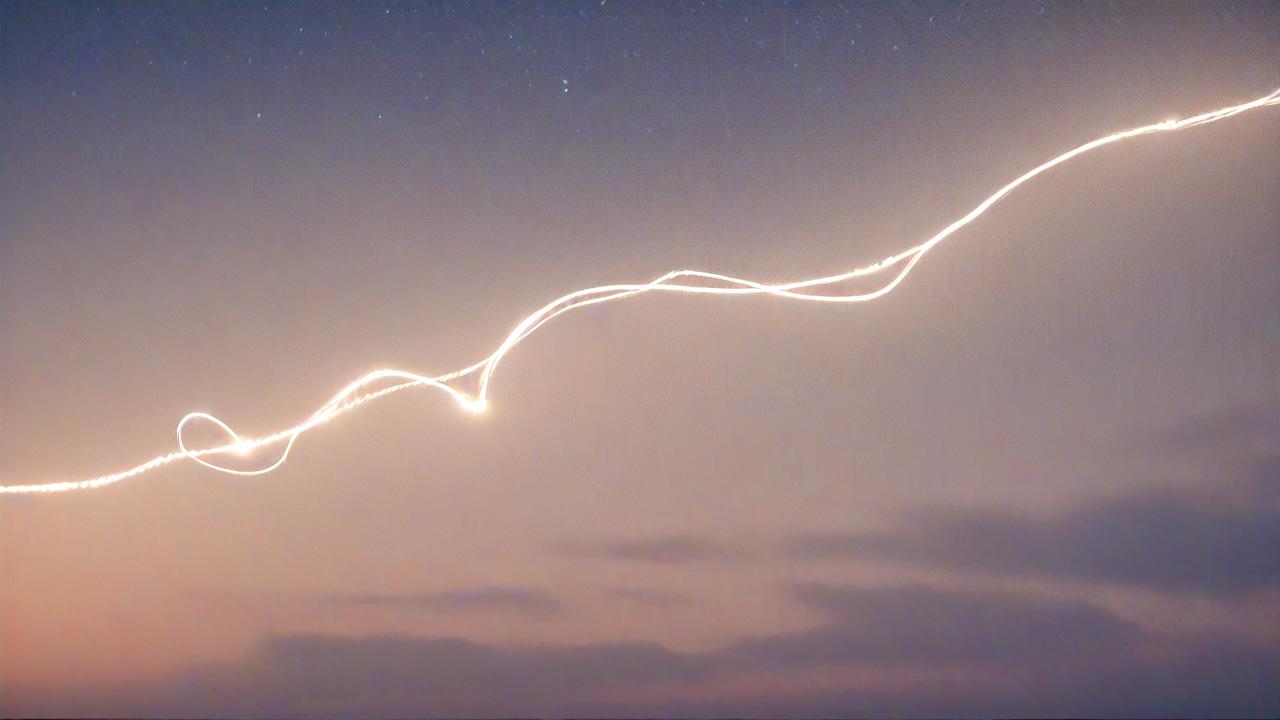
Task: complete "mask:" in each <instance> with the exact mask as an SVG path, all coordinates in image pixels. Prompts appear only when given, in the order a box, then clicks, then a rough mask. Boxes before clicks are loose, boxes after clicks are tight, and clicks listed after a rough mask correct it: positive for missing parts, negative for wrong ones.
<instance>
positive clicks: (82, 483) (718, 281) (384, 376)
mask: <svg viewBox="0 0 1280 720" xmlns="http://www.w3.org/2000/svg"><path fill="white" fill-rule="evenodd" d="M1275 105H1280V89H1276V90H1275V91H1273V92H1271V93H1269V94H1267V95H1264V96H1262V97H1259V98H1257V99H1254V100H1251V101H1249V102H1245V103H1241V104H1239V105H1232V106H1229V107H1225V108H1221V109H1218V110H1212V111H1209V112H1206V113H1201V114H1200V115H1196V116H1194V117H1189V118H1186V119H1183V120H1165V121H1164V122H1159V123H1154V124H1151V125H1142V126H1140V127H1135V128H1131V129H1129V130H1122V131H1120V132H1116V133H1112V134H1110V135H1106V136H1103V137H1100V138H1098V139H1096V140H1092V141H1090V142H1087V143H1085V144H1083V145H1080V146H1079V147H1076V148H1074V149H1072V150H1068V151H1067V152H1064V153H1062V154H1061V155H1058V156H1057V157H1054V158H1052V159H1050V160H1048V161H1046V162H1044V163H1041V164H1040V165H1037V166H1036V167H1034V168H1032V169H1031V170H1028V171H1027V172H1025V173H1023V174H1022V175H1019V176H1018V177H1017V178H1015V179H1014V180H1013V181H1011V182H1009V183H1008V184H1007V185H1005V186H1004V187H1002V188H1000V189H999V190H997V191H996V192H994V193H992V194H991V195H990V196H989V197H988V198H987V199H986V200H983V201H982V202H981V203H980V204H979V205H978V206H977V207H975V208H973V209H972V210H970V211H969V212H968V213H966V214H965V215H963V216H961V217H960V218H958V219H956V220H955V221H953V222H952V223H951V224H950V225H947V226H946V227H945V228H943V229H942V230H940V231H939V232H938V233H937V234H936V235H934V236H933V237H931V238H929V239H928V240H926V241H924V242H922V243H920V244H919V245H916V246H914V247H911V248H908V249H906V250H903V251H902V252H899V253H897V254H896V255H891V256H889V257H887V258H885V259H883V260H881V261H879V262H877V263H873V264H871V265H867V266H865V267H860V268H857V269H854V270H850V271H848V272H843V273H839V274H836V275H827V276H825V277H818V278H812V279H809V280H800V281H797V282H790V283H781V284H766V283H760V282H756V281H754V280H747V279H744V278H737V277H731V276H728V275H720V274H718V273H710V272H703V271H700V270H675V271H672V272H669V273H667V274H665V275H662V276H661V277H657V278H654V279H653V280H650V281H649V282H647V283H633V284H616V285H601V286H599V287H592V288H586V289H584V290H576V291H574V292H571V293H569V294H567V295H562V296H560V297H558V298H556V299H555V300H552V301H551V302H549V303H547V304H546V305H544V306H542V307H541V308H539V309H538V310H537V311H535V312H534V313H532V314H530V315H529V316H528V317H526V318H525V319H524V320H522V321H520V323H519V324H518V325H516V327H515V329H513V330H512V331H511V333H510V334H509V335H507V337H506V338H505V339H504V340H503V341H502V343H501V344H500V345H498V347H497V349H495V350H494V351H493V352H492V353H490V354H489V356H488V357H485V358H484V359H483V360H480V361H479V362H477V363H475V364H472V365H468V366H467V367H465V368H462V369H461V370H455V371H453V372H450V373H446V374H444V375H437V376H435V377H428V376H426V375H420V374H418V373H414V372H409V371H406V370H394V369H384V370H375V371H373V372H371V373H368V374H366V375H363V376H361V377H359V378H357V379H356V380H354V381H352V382H351V383H349V384H348V385H347V386H346V387H344V388H342V389H341V390H339V391H338V392H337V394H335V395H334V396H333V397H331V398H329V400H328V401H327V402H326V403H325V404H324V405H321V406H320V408H319V409H317V410H316V411H315V412H314V413H312V414H311V415H310V416H308V417H307V418H306V419H305V420H303V421H302V422H300V423H298V424H297V425H294V426H293V427H290V428H286V429H284V430H280V431H278V432H275V433H272V434H270V435H264V436H262V437H256V438H247V437H242V436H241V435H239V434H238V433H236V431H235V430H233V429H232V428H231V426H229V425H227V424H226V423H225V422H223V421H222V420H219V419H218V418H216V417H214V416H213V415H210V414H208V413H203V412H194V413H190V414H188V415H187V416H186V417H184V418H182V420H181V421H180V422H179V423H178V427H177V436H178V450H177V451H176V452H172V453H169V454H167V455H160V456H158V457H155V458H152V459H151V460H148V461H147V462H144V463H142V464H141V465H136V466H134V467H131V468H129V469H127V470H122V471H120V472H115V473H111V474H109V475H100V476H98V477H95V478H90V479H88V480H79V481H72V482H49V483H40V484H27V485H0V494H5V493H53V492H68V491H71V490H87V489H90V488H98V487H103V486H105V485H111V484H113V483H116V482H119V481H121V480H125V479H127V478H131V477H135V476H137V475H141V474H143V473H146V472H150V471H152V470H155V469H157V468H160V467H162V466H164V465H168V464H169V463H172V462H176V461H178V460H194V461H195V462H198V463H200V464H201V465H204V466H205V467H208V468H212V469H214V470H217V471H219V472H225V473H230V474H232V475H262V474H265V473H269V472H271V471H272V470H275V469H276V468H278V467H280V466H281V465H283V464H284V462H285V460H287V459H288V458H289V453H290V452H291V451H292V450H293V446H294V443H296V442H297V441H298V438H299V437H301V436H302V434H303V433H306V432H307V431H309V430H312V429H314V428H316V427H318V426H320V425H323V424H325V423H328V422H329V421H331V420H333V419H334V418H336V417H338V416H339V415H343V414H345V413H348V412H350V411H352V410H354V409H356V408H357V407H360V406H361V405H364V404H366V403H368V402H371V401H373V400H377V399H378V398H382V397H385V396H387V395H390V394H391V393H395V392H399V391H401V390H404V389H407V388H411V387H419V386H427V387H434V388H437V389H440V390H443V391H444V392H446V393H448V394H449V395H450V396H452V397H453V399H454V400H456V401H457V402H458V404H459V405H461V406H462V407H463V408H465V409H467V410H470V411H472V412H476V413H479V412H482V411H483V410H484V408H485V406H486V404H487V402H488V397H489V386H490V384H491V383H492V381H493V374H494V372H495V371H496V370H497V368H498V364H499V363H500V362H502V359H503V358H504V357H506V355H507V353H509V352H511V350H512V349H514V348H515V346H516V345H518V344H520V342H521V341H523V340H524V339H525V338H527V337H529V335H530V334H532V333H533V332H534V331H536V330H537V329H538V328H540V327H542V325H543V324H545V323H547V322H549V321H551V320H552V319H553V318H556V317H559V316H560V315H562V314H564V313H566V312H568V311H570V310H575V309H577V308H583V307H587V306H589V305H596V304H599V303H605V302H612V301H615V300H621V299H623V298H628V297H632V296H635V295H640V294H642V293H648V292H673V293H685V294H694V295H759V294H767V295H775V296H777V297H783V298H789V299H793V300H805V301H808V302H824V303H853V302H867V301H869V300H875V299H876V298H878V297H881V296H883V295H886V294H888V293H890V292H892V291H893V289H894V288H896V287H897V286H898V285H899V284H900V283H901V282H902V281H903V279H905V278H906V277H907V275H908V274H909V273H910V272H911V270H912V269H913V268H915V266H916V263H918V262H920V259H921V258H922V257H924V255H925V253H927V252H929V251H930V250H931V249H933V247H934V246H936V245H937V244H938V243H940V242H942V241H943V240H945V239H947V238H948V237H950V236H951V235H952V234H954V233H955V232H956V231H957V230H959V229H960V228H962V227H964V226H965V225H968V224H969V223H971V222H973V221H974V220H975V219H976V218H977V217H978V216H980V215H982V214H983V213H985V212H986V211H987V210H988V209H989V208H990V207H991V206H992V205H995V204H996V203H997V202H999V201H1000V200H1002V199H1003V198H1004V197H1005V196H1006V195H1008V194H1009V193H1011V192H1013V191H1014V190H1015V189H1017V188H1018V187H1019V186H1021V185H1022V184H1023V183H1025V182H1027V181H1029V180H1031V179H1032V178H1034V177H1035V176H1037V175H1039V174H1040V173H1042V172H1044V171H1046V170H1049V169H1050V168H1053V167H1055V166H1057V165H1060V164H1062V163H1064V162H1066V161H1068V160H1070V159H1072V158H1074V157H1076V156H1077V155H1083V154H1084V153H1087V152H1089V151H1090V150H1095V149H1097V148H1100V147H1102V146H1103V145H1110V144H1111V143H1115V142H1119V141H1121V140H1127V139H1129V138H1133V137H1137V136H1139V135H1150V134H1153V133H1160V132H1169V131H1173V130H1182V129H1185V128H1189V127H1195V126H1197V125H1205V124H1208V123H1212V122H1217V121H1219V120H1225V119H1227V118H1229V117H1232V116H1234V115H1239V114H1240V113H1242V112H1246V111H1249V110H1254V109H1257V108H1261V107H1267V106H1275ZM890 268H898V270H897V272H896V273H894V274H893V275H892V277H891V278H890V279H889V280H888V281H887V282H885V283H884V284H883V285H881V286H880V287H879V288H877V289H875V290H871V291H869V292H863V293H854V294H848V295H820V294H812V293H810V292H807V291H809V290H811V289H813V288H819V287H823V286H826V285H833V284H836V283H840V282H844V281H846V280H852V279H854V278H859V277H864V276H871V275H878V274H880V273H883V272H885V271H887V270H889V269H890ZM686 279H689V280H698V281H702V282H704V283H710V284H684V283H678V282H675V281H677V280H686ZM686 282H687V281H686ZM475 373H479V378H478V383H477V390H476V392H475V394H468V393H466V392H463V391H462V390H459V389H458V388H456V387H454V386H453V385H451V384H450V383H451V382H452V381H454V380H458V379H461V378H464V377H468V376H471V375H474V374H475ZM386 380H394V381H397V382H395V383H394V384H392V385H389V386H387V387H383V388H380V389H377V390H366V388H368V387H369V386H370V385H373V384H375V383H379V382H383V381H386ZM195 422H206V423H210V424H212V425H213V426H215V427H216V428H218V429H219V430H221V431H222V432H223V433H224V434H225V435H226V437H227V438H228V439H229V440H230V442H227V443H224V444H222V445H215V446H212V447H206V448H199V449H193V448H189V447H188V446H187V444H186V441H185V438H184V433H185V432H186V430H187V427H188V426H189V425H191V424H192V423H195ZM276 445H278V446H280V447H281V449H280V454H279V457H277V458H276V459H275V460H274V461H273V462H271V463H270V464H268V465H265V466H263V467H260V468H258V469H254V470H241V469H238V468H235V467H230V466H227V465H223V464H219V463H218V462H217V459H218V458H220V457H223V456H233V457H237V456H238V457H244V456H248V455H250V454H251V453H253V451H255V450H258V449H260V448H265V447H267V446H276Z"/></svg>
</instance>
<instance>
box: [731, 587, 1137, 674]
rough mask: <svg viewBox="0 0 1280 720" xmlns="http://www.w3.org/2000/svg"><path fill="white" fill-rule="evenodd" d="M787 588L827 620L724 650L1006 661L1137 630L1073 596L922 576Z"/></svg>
mask: <svg viewBox="0 0 1280 720" xmlns="http://www.w3.org/2000/svg"><path fill="white" fill-rule="evenodd" d="M796 595H797V597H798V598H799V599H800V601H801V602H802V603H804V604H805V605H807V606H809V607H810V608H812V609H815V610H817V611H819V612H820V613H822V614H823V615H825V616H826V617H827V618H828V622H827V623H826V624H824V625H822V626H820V627H818V628H816V629H814V630H811V631H804V632H799V633H788V634H783V635H775V636H769V637H764V638H757V639H751V640H745V641H742V642H740V643H738V644H736V645H735V646H733V648H732V649H731V650H730V654H731V655H735V656H740V657H742V658H745V659H748V660H752V661H756V662H764V663H766V664H774V665H780V666H782V665H788V666H793V665H796V664H806V665H831V664H835V665H839V664H847V663H874V664H888V665H911V666H917V667H918V666H922V665H950V664H955V663H962V664H967V665H971V666H972V665H975V664H977V665H984V666H986V665H1005V666H1007V665H1011V664H1015V665H1016V664H1021V663H1025V662H1027V661H1031V660H1039V661H1044V660H1048V659H1053V660H1061V659H1063V658H1066V657H1097V656H1099V655H1100V654H1109V653H1113V652H1115V651H1117V649H1120V648H1123V647H1126V646H1128V645H1129V644H1130V643H1132V642H1133V641H1134V640H1135V639H1136V638H1138V637H1139V636H1140V635H1141V631H1140V630H1139V629H1138V627H1137V626H1136V625H1134V624H1133V623H1131V622H1128V621H1126V620H1123V619H1121V618H1119V617H1117V616H1115V615H1114V614H1112V613H1110V612H1108V611H1106V610H1103V609H1101V608H1098V607H1095V606H1093V605H1089V604H1087V603H1083V602H1078V601H1060V600H1053V599H1047V598H1029V597H1024V596H1017V595H1009V594H991V593H984V594H975V593H956V592H950V591H945V590H939V589H933V588H928V587H922V586H899V587H890V588H848V587H832V586H828V585H819V584H807V585H800V586H798V587H797V588H796ZM1050 648H1051V650H1047V649H1050ZM1046 650H1047V651H1046Z"/></svg>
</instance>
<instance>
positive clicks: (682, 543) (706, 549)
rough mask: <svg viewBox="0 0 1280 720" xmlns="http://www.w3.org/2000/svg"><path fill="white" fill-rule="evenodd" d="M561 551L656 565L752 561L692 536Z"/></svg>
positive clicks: (585, 545) (568, 545) (727, 547)
mask: <svg viewBox="0 0 1280 720" xmlns="http://www.w3.org/2000/svg"><path fill="white" fill-rule="evenodd" d="M563 548H564V549H565V550H567V551H569V552H572V553H575V554H582V555H588V556H594V557H600V558H607V559H611V560H626V561H632V562H643V563H652V564H657V565H691V564H703V563H726V562H739V561H743V560H747V559H749V558H750V557H751V556H750V553H748V552H746V551H745V550H744V549H742V548H740V547H736V546H730V545H727V544H723V543H720V542H717V541H714V540H710V539H707V538H702V537H698V536H695V535H659V536H654V537H648V538H639V539H633V540H619V541H601V542H573V543H566V544H565V545H564V546H563Z"/></svg>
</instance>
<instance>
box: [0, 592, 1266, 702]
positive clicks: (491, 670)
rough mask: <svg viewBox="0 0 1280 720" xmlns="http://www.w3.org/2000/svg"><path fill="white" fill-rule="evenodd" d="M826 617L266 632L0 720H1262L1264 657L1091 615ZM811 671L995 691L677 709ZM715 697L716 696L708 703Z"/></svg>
mask: <svg viewBox="0 0 1280 720" xmlns="http://www.w3.org/2000/svg"><path fill="white" fill-rule="evenodd" d="M794 592H795V596H796V598H797V599H798V600H799V601H800V602H801V603H803V604H804V605H806V606H808V607H809V608H811V609H813V610H815V611H817V612H818V613H819V614H820V615H821V616H822V617H823V618H824V620H823V622H822V623H821V624H819V625H818V626H816V627H814V628H812V629H809V630H806V631H802V632H795V633H785V634H777V635H770V636H761V637H755V638H749V639H744V640H742V641H739V642H737V643H734V644H731V645H729V646H728V647H725V648H723V649H722V650H720V651H718V652H714V653H706V654H683V653H677V652H673V651H670V650H668V649H666V648H664V647H661V646H659V645H654V644H644V643H617V644H593V645H580V646H570V647H552V646H541V647H537V646H535V647H495V646H489V645H483V644H478V643H474V642H469V641H466V640H458V639H447V638H421V637H406V636H376V637H361V638H344V637H335V636H326V635H287V636H276V637H270V638H267V639H265V640H264V641H263V642H262V643H261V644H260V645H259V647H258V648H257V649H256V651H255V652H254V653H253V654H252V655H251V656H250V657H248V658H246V659H244V660H243V661H241V662H239V663H236V664H233V665H227V666H216V667H215V666H211V667H204V668H199V669H195V670H192V671H190V672H187V673H185V674H183V675H181V676H178V677H172V678H170V679H168V680H166V681H165V682H163V683H160V684H158V685H156V686H153V687H147V688H141V689H135V690H134V691H125V690H113V691H110V692H103V693H100V694H96V695H95V694H92V693H87V694H84V695H81V696H80V697H65V696H63V697H58V698H54V697H23V696H15V697H11V698H9V699H7V700H6V701H5V703H4V707H0V711H3V712H5V713H12V714H71V715H78V714H85V713H93V714H99V715H102V714H108V715H148V716H155V715H175V716H184V715H188V714H190V713H191V712H192V711H191V710H190V709H192V708H195V709H198V711H197V712H196V714H198V715H201V716H209V715H213V716H238V717H239V716H243V717H265V716H289V717H319V716H325V717H328V716H343V717H356V716H361V717H438V716H495V715H496V716H510V715H518V716H551V715H604V716H649V715H672V714H674V715H692V716H724V715H732V716H771V715H787V716H867V715H874V716H881V717H884V716H919V715H927V716H942V715H946V716H957V715H959V716H987V715H1000V716H1009V715H1038V716H1079V715H1105V716H1151V715H1160V716H1223V715H1227V716H1266V715H1267V714H1268V713H1272V712H1274V709H1275V707H1276V701H1277V688H1276V682H1275V679H1276V672H1277V660H1278V656H1280V652H1278V649H1277V648H1275V647H1273V646H1271V645H1269V644H1267V643H1265V642H1261V641H1254V640H1250V639H1247V638H1238V637H1228V636H1225V635H1195V636H1192V635H1187V636H1174V635H1163V634H1156V633H1152V632H1150V631H1147V630H1144V629H1142V628H1140V627H1139V626H1137V625H1135V624H1133V623H1131V622H1129V621H1127V620H1125V619H1123V618H1120V617H1118V616H1116V615H1115V614H1113V613H1111V612H1109V611H1107V610H1105V609H1103V608H1101V607H1098V606H1095V605H1091V604H1088V603H1083V602H1075V601H1070V602H1068V601H1062V600H1057V599H1052V598H1047V597H1040V596H1025V595H1011V594H995V593H985V594H982V593H967V592H954V591H948V590H941V589H938V588H931V587H924V586H910V585H908V586H898V587H891V588H870V589H869V588H858V587H844V586H832V585H822V584H804V585H799V586H797V587H795V588H794ZM819 667H850V668H869V667H870V668H879V669H908V670H909V669H947V668H952V669H961V670H976V671H983V672H986V673H988V674H989V675H990V676H992V677H994V678H995V683H994V688H993V687H992V686H990V685H984V686H983V687H981V688H973V689H972V690H970V689H966V688H965V687H963V686H960V687H957V685H956V684H955V683H950V684H946V685H932V684H930V683H929V681H920V683H918V684H917V685H915V686H912V687H910V688H908V689H905V690H903V689H899V690H894V691H884V692H867V691H858V692H852V691H851V692H823V693H817V694H815V693H811V692H808V693H806V692H799V693H795V694H787V693H782V694H779V693H776V692H775V693H769V694H767V695H763V696H760V697H754V696H751V695H750V694H747V695H745V696H744V695H742V694H741V693H739V694H737V695H735V696H733V697H731V698H728V699H724V700H719V701H717V700H707V699H705V697H706V695H703V696H701V697H702V699H699V700H696V701H694V700H688V699H682V697H683V698H687V697H690V696H689V695H681V693H680V691H681V690H682V689H683V690H688V689H692V688H698V687H706V686H707V685H709V684H711V683H715V682H717V681H718V680H722V679H726V678H732V677H733V676H734V675H736V674H740V673H760V672H764V673H771V672H782V671H786V672H789V673H794V672H796V671H804V670H806V669H810V668H819ZM711 697H715V695H714V693H713V694H712V695H711Z"/></svg>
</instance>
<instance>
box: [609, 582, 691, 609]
mask: <svg viewBox="0 0 1280 720" xmlns="http://www.w3.org/2000/svg"><path fill="white" fill-rule="evenodd" d="M609 594H610V595H611V596H613V597H615V598H618V599H620V600H628V601H631V602H634V603H638V604H643V605H652V606H654V607H663V608H678V607H691V606H694V605H697V604H698V600H697V598H695V597H693V596H692V595H687V594H685V593H678V592H671V591H669V590H658V589H656V588H640V587H629V588H614V589H613V590H611V591H609Z"/></svg>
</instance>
